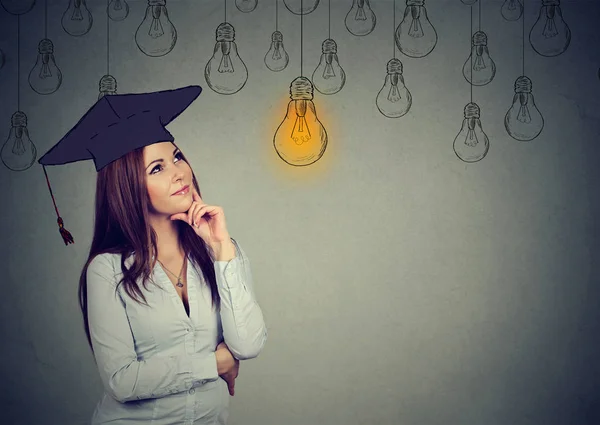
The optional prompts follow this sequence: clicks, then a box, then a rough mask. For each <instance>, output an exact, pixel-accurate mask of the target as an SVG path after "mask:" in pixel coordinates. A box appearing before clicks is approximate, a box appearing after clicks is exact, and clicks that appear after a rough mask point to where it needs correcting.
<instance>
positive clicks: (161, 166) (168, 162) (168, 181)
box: [144, 142, 194, 216]
mask: <svg viewBox="0 0 600 425" xmlns="http://www.w3.org/2000/svg"><path fill="white" fill-rule="evenodd" d="M144 166H145V168H144V174H145V176H146V185H147V188H148V195H149V197H150V203H151V209H150V213H151V214H155V215H161V216H162V215H165V216H170V215H172V214H175V213H179V212H185V211H187V210H188V209H189V208H190V206H191V205H192V192H193V188H194V187H193V185H192V169H191V168H190V166H189V165H188V163H187V162H185V161H184V160H183V156H182V155H181V152H180V150H179V149H178V148H176V147H175V145H174V144H173V143H171V142H161V143H154V144H152V145H148V146H145V147H144ZM185 186H189V188H188V191H187V193H186V194H184V195H179V194H178V195H174V193H175V192H177V191H179V190H181V189H182V188H184V187H185Z"/></svg>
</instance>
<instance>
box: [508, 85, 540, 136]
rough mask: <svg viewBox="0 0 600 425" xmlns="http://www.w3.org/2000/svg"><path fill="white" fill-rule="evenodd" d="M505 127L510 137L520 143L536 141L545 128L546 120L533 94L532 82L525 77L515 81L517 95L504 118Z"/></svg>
mask: <svg viewBox="0 0 600 425" xmlns="http://www.w3.org/2000/svg"><path fill="white" fill-rule="evenodd" d="M504 127H505V128H506V131H507V132H508V134H509V135H510V137H512V138H513V139H516V140H520V141H529V140H532V139H535V138H536V137H537V136H538V135H539V134H540V133H541V132H542V129H543V128H544V118H543V117H542V114H541V113H540V111H539V109H538V108H537V106H536V105H535V101H534V99H533V94H532V93H531V80H530V79H529V78H527V77H525V76H521V77H519V78H517V80H516V81H515V95H514V97H513V103H512V106H511V107H510V109H509V110H508V112H507V113H506V116H505V117H504Z"/></svg>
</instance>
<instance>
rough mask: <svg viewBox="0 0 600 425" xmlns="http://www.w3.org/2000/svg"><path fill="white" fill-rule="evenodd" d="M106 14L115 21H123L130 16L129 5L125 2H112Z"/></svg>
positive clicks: (119, 0) (123, 0)
mask: <svg viewBox="0 0 600 425" xmlns="http://www.w3.org/2000/svg"><path fill="white" fill-rule="evenodd" d="M106 13H107V14H108V17H109V18H110V19H112V20H113V21H122V20H123V19H125V18H127V15H129V5H128V4H127V2H126V1H125V0H110V3H109V4H108V6H107V7H106Z"/></svg>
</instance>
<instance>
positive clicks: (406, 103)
mask: <svg viewBox="0 0 600 425" xmlns="http://www.w3.org/2000/svg"><path fill="white" fill-rule="evenodd" d="M375 103H376V104H377V108H378V109H379V112H381V113H382V114H383V115H385V116H386V117H388V118H399V117H401V116H403V115H405V114H406V113H407V112H408V111H409V109H410V107H411V105H412V95H411V94H410V92H409V91H408V89H407V88H406V86H405V85H404V76H403V75H402V62H400V60H398V59H396V58H393V59H390V60H389V62H388V63H387V75H386V76H385V82H384V83H383V87H382V88H381V90H379V93H377V99H376V101H375Z"/></svg>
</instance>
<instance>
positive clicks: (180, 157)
mask: <svg viewBox="0 0 600 425" xmlns="http://www.w3.org/2000/svg"><path fill="white" fill-rule="evenodd" d="M175 158H178V159H183V155H182V153H181V152H177V153H176V154H175ZM160 168H161V166H160V165H157V166H156V167H154V168H153V169H152V171H150V174H155V173H154V172H155V171H157V170H160Z"/></svg>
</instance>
